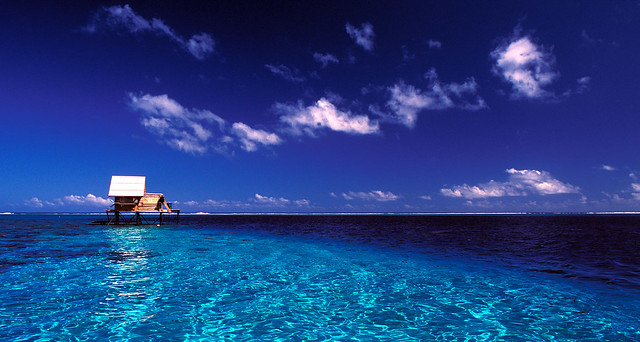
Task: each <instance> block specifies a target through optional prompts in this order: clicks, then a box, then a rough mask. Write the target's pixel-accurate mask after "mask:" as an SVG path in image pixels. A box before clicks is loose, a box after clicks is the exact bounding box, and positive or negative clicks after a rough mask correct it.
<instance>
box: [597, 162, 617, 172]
mask: <svg viewBox="0 0 640 342" xmlns="http://www.w3.org/2000/svg"><path fill="white" fill-rule="evenodd" d="M600 168H601V169H603V170H605V171H615V170H616V168H615V167H613V166H610V165H605V164H602V165H601V166H600Z"/></svg>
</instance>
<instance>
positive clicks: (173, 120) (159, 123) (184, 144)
mask: <svg viewBox="0 0 640 342" xmlns="http://www.w3.org/2000/svg"><path fill="white" fill-rule="evenodd" d="M129 100H130V102H129V104H130V106H131V107H132V108H133V109H135V110H139V111H141V112H142V113H143V116H142V118H141V120H140V122H141V124H142V126H144V127H145V128H146V129H147V130H148V131H149V132H151V133H153V134H156V135H158V136H159V137H160V138H162V139H163V142H164V143H166V144H168V145H169V146H171V147H172V148H175V149H177V150H181V151H184V152H190V153H205V152H206V151H207V150H208V148H209V146H210V143H209V140H210V139H211V138H213V137H214V133H213V130H216V131H218V132H220V133H221V132H222V131H223V129H224V127H225V121H224V120H223V119H222V118H221V117H219V116H217V115H215V114H213V113H211V112H210V111H207V110H197V109H187V108H184V107H183V106H181V105H180V104H179V103H178V102H176V101H175V100H173V99H171V98H169V97H168V96H167V95H157V96H153V95H149V94H146V95H143V96H136V95H133V94H129ZM219 143H220V142H219Z"/></svg>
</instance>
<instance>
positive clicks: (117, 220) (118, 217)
mask: <svg viewBox="0 0 640 342" xmlns="http://www.w3.org/2000/svg"><path fill="white" fill-rule="evenodd" d="M119 224H120V211H118V210H116V225H119Z"/></svg>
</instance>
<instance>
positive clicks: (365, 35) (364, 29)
mask: <svg viewBox="0 0 640 342" xmlns="http://www.w3.org/2000/svg"><path fill="white" fill-rule="evenodd" d="M345 29H346V30H347V34H349V36H350V37H351V39H353V40H354V41H355V42H356V44H358V45H360V46H362V48H363V49H365V50H367V51H372V50H373V39H374V38H375V33H374V32H373V25H371V23H364V24H362V25H360V28H357V27H355V26H353V25H351V24H350V23H347V24H346V25H345Z"/></svg>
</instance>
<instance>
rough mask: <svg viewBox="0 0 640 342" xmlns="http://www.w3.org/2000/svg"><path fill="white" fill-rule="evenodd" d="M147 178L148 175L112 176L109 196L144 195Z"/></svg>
mask: <svg viewBox="0 0 640 342" xmlns="http://www.w3.org/2000/svg"><path fill="white" fill-rule="evenodd" d="M145 180H146V177H144V176H111V185H110V186H109V197H115V196H131V197H141V196H144V190H145Z"/></svg>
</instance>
